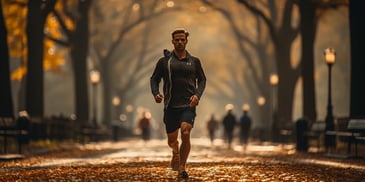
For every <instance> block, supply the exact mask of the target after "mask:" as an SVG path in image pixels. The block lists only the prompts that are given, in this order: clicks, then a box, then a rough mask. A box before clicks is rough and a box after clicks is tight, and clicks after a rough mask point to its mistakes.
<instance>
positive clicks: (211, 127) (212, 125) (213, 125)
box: [207, 114, 218, 145]
mask: <svg viewBox="0 0 365 182" xmlns="http://www.w3.org/2000/svg"><path fill="white" fill-rule="evenodd" d="M207 129H208V133H209V139H210V144H211V145H213V144H214V139H215V132H216V130H217V129H218V120H217V119H216V118H215V116H214V114H212V115H211V117H210V119H209V120H208V122H207Z"/></svg>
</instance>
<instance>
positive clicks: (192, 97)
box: [189, 95, 199, 107]
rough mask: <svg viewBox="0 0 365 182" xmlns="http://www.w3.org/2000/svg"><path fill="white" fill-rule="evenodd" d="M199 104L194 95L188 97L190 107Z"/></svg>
mask: <svg viewBox="0 0 365 182" xmlns="http://www.w3.org/2000/svg"><path fill="white" fill-rule="evenodd" d="M198 104H199V98H198V96H196V95H193V96H191V97H190V104H189V105H190V107H195V106H197V105H198Z"/></svg>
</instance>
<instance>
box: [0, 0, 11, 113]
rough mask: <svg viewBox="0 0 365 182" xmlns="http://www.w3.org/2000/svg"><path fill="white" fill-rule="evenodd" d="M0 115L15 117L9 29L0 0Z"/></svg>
mask: <svg viewBox="0 0 365 182" xmlns="http://www.w3.org/2000/svg"><path fill="white" fill-rule="evenodd" d="M0 57H1V61H0V85H1V89H0V117H10V118H14V108H13V100H12V94H11V93H12V92H11V84H10V67H9V48H8V43H7V31H6V26H5V21H4V16H3V11H2V2H1V1H0Z"/></svg>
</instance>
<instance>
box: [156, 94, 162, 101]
mask: <svg viewBox="0 0 365 182" xmlns="http://www.w3.org/2000/svg"><path fill="white" fill-rule="evenodd" d="M162 100H163V95H161V94H157V95H156V96H155V101H156V103H161V102H162Z"/></svg>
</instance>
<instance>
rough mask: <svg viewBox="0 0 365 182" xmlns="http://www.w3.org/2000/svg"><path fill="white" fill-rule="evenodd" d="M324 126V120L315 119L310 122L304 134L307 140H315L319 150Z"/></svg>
mask: <svg viewBox="0 0 365 182" xmlns="http://www.w3.org/2000/svg"><path fill="white" fill-rule="evenodd" d="M325 128H326V123H325V122H323V121H316V122H314V123H312V125H311V126H310V129H309V130H308V131H307V132H305V136H306V137H307V138H308V140H315V141H316V144H317V145H316V146H317V150H320V148H321V139H322V138H323V136H324V134H325Z"/></svg>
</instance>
